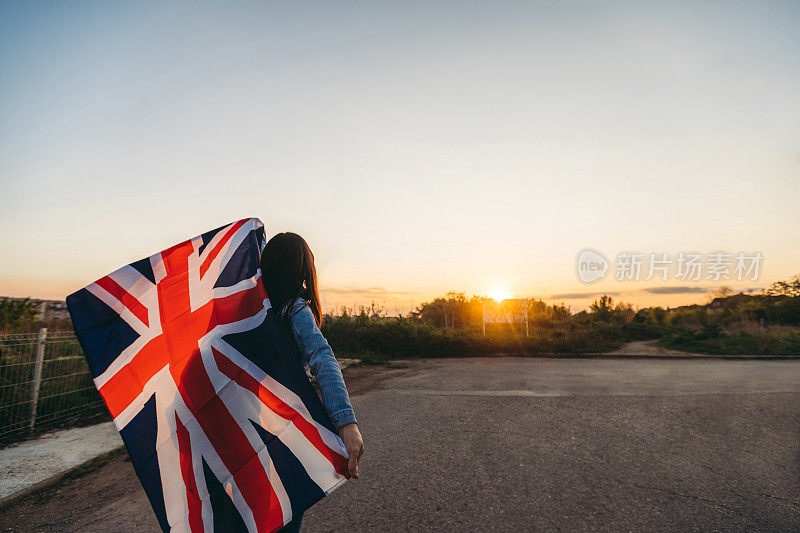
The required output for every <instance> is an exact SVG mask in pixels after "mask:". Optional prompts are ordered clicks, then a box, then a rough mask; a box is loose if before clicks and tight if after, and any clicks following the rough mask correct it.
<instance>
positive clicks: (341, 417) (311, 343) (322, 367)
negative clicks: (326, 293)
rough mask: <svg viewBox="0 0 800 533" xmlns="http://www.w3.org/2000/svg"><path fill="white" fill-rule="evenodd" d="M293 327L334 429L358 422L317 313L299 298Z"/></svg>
mask: <svg viewBox="0 0 800 533" xmlns="http://www.w3.org/2000/svg"><path fill="white" fill-rule="evenodd" d="M289 325H290V326H291V329H292V333H294V338H295V341H297V347H298V348H300V353H301V355H302V361H301V362H302V364H303V366H305V367H307V368H308V369H309V370H310V371H311V375H313V376H314V377H315V378H317V383H319V388H320V391H321V392H322V403H323V405H325V410H326V411H327V412H328V416H330V417H331V420H332V421H333V425H334V426H335V427H336V429H337V430H338V429H339V428H341V427H342V426H346V425H347V424H351V423H353V422H355V421H356V415H355V413H354V412H353V406H352V405H350V397H349V396H348V394H347V387H346V386H345V384H344V378H343V377H342V370H341V368H340V367H339V362H338V361H337V360H336V357H334V355H333V350H331V347H330V345H329V344H328V341H327V340H325V336H324V335H322V332H321V331H320V330H319V327H317V321H316V319H315V318H314V313H313V312H312V311H311V308H310V307H308V304H307V303H306V302H305V301H304V300H303V299H302V298H298V299H297V300H295V301H294V303H293V304H292V305H291V306H289Z"/></svg>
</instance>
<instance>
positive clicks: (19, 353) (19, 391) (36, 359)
mask: <svg viewBox="0 0 800 533" xmlns="http://www.w3.org/2000/svg"><path fill="white" fill-rule="evenodd" d="M106 416H107V414H106V410H105V407H104V406H103V403H102V400H101V399H100V395H99V394H98V392H97V389H96V388H95V386H94V383H93V381H92V376H91V373H90V372H89V367H88V365H87V363H86V359H85V358H84V356H83V351H82V350H81V347H80V344H79V343H78V340H77V338H76V337H75V335H74V334H73V333H67V332H57V333H48V332H47V330H45V329H43V330H41V331H40V332H39V333H22V334H0V446H1V445H5V444H9V443H11V442H15V441H19V440H23V439H25V438H28V437H30V436H32V435H33V434H37V433H40V432H42V431H46V430H50V429H56V428H62V427H69V426H74V425H83V424H86V423H91V422H95V421H99V420H100V419H102V418H105V417H106Z"/></svg>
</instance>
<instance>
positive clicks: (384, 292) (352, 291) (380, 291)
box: [320, 287, 418, 298]
mask: <svg viewBox="0 0 800 533" xmlns="http://www.w3.org/2000/svg"><path fill="white" fill-rule="evenodd" d="M320 292H324V293H328V294H344V295H347V296H369V297H373V298H379V297H387V296H411V295H417V294H418V293H416V292H408V291H395V290H391V289H387V288H385V287H366V288H355V287H345V288H324V289H320Z"/></svg>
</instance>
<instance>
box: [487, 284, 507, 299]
mask: <svg viewBox="0 0 800 533" xmlns="http://www.w3.org/2000/svg"><path fill="white" fill-rule="evenodd" d="M489 297H490V298H492V299H493V300H495V301H497V302H502V301H503V300H507V299H509V298H511V297H512V294H511V292H509V291H508V289H505V288H503V287H495V288H493V289H492V290H490V291H489Z"/></svg>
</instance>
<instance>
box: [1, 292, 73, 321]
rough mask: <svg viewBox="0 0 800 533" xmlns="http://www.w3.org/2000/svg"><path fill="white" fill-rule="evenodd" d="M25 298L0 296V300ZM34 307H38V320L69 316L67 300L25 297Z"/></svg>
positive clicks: (58, 318)
mask: <svg viewBox="0 0 800 533" xmlns="http://www.w3.org/2000/svg"><path fill="white" fill-rule="evenodd" d="M25 299H26V298H13V297H10V296H0V300H25ZM27 300H29V301H30V302H31V304H33V306H34V307H36V308H37V309H39V319H40V320H45V321H47V320H60V319H65V318H69V312H68V311H67V302H65V301H64V300H42V299H39V298H27Z"/></svg>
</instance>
